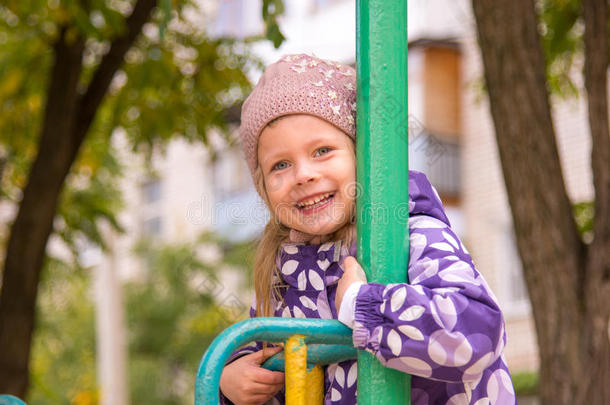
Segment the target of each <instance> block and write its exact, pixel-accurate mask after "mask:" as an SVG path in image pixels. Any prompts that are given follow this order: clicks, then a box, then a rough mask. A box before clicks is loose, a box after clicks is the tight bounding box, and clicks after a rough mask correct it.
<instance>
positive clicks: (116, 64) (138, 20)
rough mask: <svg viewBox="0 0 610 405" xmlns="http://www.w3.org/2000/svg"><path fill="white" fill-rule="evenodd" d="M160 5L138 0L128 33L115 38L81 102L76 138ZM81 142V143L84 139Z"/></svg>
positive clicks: (81, 135)
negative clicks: (153, 12)
mask: <svg viewBox="0 0 610 405" xmlns="http://www.w3.org/2000/svg"><path fill="white" fill-rule="evenodd" d="M156 5H157V0H138V1H137V3H136V4H135V6H134V8H133V11H132V13H131V15H130V16H129V17H127V19H126V21H125V32H124V33H123V34H122V35H121V36H119V37H117V38H115V39H114V41H112V44H111V45H110V50H109V51H108V53H106V55H104V57H103V58H102V61H101V62H100V65H99V66H98V68H97V70H96V72H95V74H94V75H93V78H92V79H91V82H90V83H89V86H88V88H87V91H86V92H85V94H83V96H82V97H81V100H80V102H79V103H78V104H79V111H78V114H77V115H76V119H77V121H76V122H75V126H74V131H73V136H74V137H75V138H76V139H83V138H84V137H85V135H86V134H87V131H88V130H89V127H90V126H91V123H92V122H93V119H94V117H95V113H96V112H97V109H98V108H99V106H100V103H101V102H102V100H103V98H104V96H105V95H106V92H107V91H108V87H109V86H110V83H111V81H112V78H113V77H114V74H115V73H116V72H117V70H118V69H119V68H120V66H121V64H122V63H123V58H124V57H125V54H126V53H127V51H128V50H129V48H131V46H132V45H133V43H134V42H135V40H136V38H137V36H138V34H139V33H140V31H141V30H142V26H143V25H144V24H145V23H146V22H147V21H148V19H149V17H150V14H151V12H152V10H153V9H154V8H155V6H156ZM77 143H78V144H80V142H77Z"/></svg>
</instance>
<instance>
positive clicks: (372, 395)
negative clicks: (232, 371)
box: [195, 0, 411, 405]
mask: <svg viewBox="0 0 610 405" xmlns="http://www.w3.org/2000/svg"><path fill="white" fill-rule="evenodd" d="M356 36H357V40H356V44H357V49H356V55H357V58H356V62H357V63H356V70H357V73H358V78H357V80H358V81H357V83H358V94H357V108H358V110H357V126H356V127H357V131H358V134H357V137H356V139H357V143H358V146H357V148H356V149H357V161H358V163H357V174H358V184H359V185H360V186H362V190H358V191H362V193H361V194H360V195H359V196H358V197H357V218H358V219H357V227H358V261H359V263H360V264H362V266H363V268H364V270H365V273H366V276H367V280H369V281H371V282H377V283H383V284H387V283H392V282H406V281H408V280H407V268H406V263H408V261H409V260H408V259H409V257H408V254H409V238H408V227H407V223H408V212H409V210H408V201H409V197H408V161H407V159H408V113H407V2H406V0H358V1H357V5H356ZM253 340H264V341H269V342H279V341H285V346H284V354H277V355H275V356H274V357H272V358H271V359H269V360H268V361H267V362H266V363H265V364H263V367H265V368H269V369H272V370H278V369H279V370H281V369H282V368H284V369H285V373H286V403H287V404H289V405H297V404H298V405H305V404H307V405H309V404H322V400H323V395H324V393H323V389H324V387H323V375H322V374H321V373H322V371H321V368H320V366H323V365H326V364H330V363H335V362H339V361H344V360H348V359H353V358H355V355H356V353H357V358H358V403H359V404H365V405H369V404H398V403H403V404H409V403H410V396H411V393H410V376H409V375H407V374H404V373H401V372H399V371H397V370H392V369H389V368H386V367H384V366H382V365H381V363H379V361H377V359H376V358H375V357H374V356H373V355H371V354H370V353H366V352H364V351H360V350H358V351H356V350H355V349H354V348H353V347H351V345H352V343H351V330H350V329H349V328H347V327H346V326H344V325H342V324H341V323H340V322H338V321H331V320H321V319H285V318H254V319H250V320H247V321H243V322H240V323H238V324H235V325H233V326H232V327H230V328H228V329H226V330H225V331H224V332H223V333H221V334H220V335H219V336H218V337H217V338H216V339H215V340H214V342H213V343H212V344H211V345H210V347H209V349H208V351H207V352H206V354H205V355H204V357H203V359H202V361H201V363H200V366H199V371H198V373H197V379H196V382H195V405H204V404H205V405H211V404H217V403H218V393H219V388H218V386H219V380H220V375H221V373H222V368H223V367H224V365H225V362H226V360H227V359H228V358H229V356H230V355H231V353H232V352H234V351H235V350H236V349H237V348H238V347H239V346H241V345H243V344H245V343H247V342H251V341H253ZM314 344H321V345H319V346H315V345H314ZM284 355H285V357H282V356H284ZM282 360H283V361H282ZM282 363H283V364H284V367H282Z"/></svg>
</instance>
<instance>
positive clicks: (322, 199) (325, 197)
mask: <svg viewBox="0 0 610 405" xmlns="http://www.w3.org/2000/svg"><path fill="white" fill-rule="evenodd" d="M334 196H335V193H334V192H332V193H326V194H322V195H320V196H318V197H316V198H312V199H311V200H308V201H304V202H300V203H297V204H296V206H297V208H298V209H299V210H301V211H309V210H312V209H315V208H318V207H321V206H323V205H325V204H326V203H328V202H329V201H330V200H331V199H332V198H333V197H334Z"/></svg>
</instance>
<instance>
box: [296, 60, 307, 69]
mask: <svg viewBox="0 0 610 405" xmlns="http://www.w3.org/2000/svg"><path fill="white" fill-rule="evenodd" d="M295 66H298V67H302V68H304V67H306V66H307V59H301V60H300V61H298V62H297V63H295Z"/></svg>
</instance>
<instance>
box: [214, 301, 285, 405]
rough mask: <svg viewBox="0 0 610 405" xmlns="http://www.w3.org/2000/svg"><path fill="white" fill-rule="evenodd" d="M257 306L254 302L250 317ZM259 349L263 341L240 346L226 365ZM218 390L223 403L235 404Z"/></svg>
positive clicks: (225, 404)
mask: <svg viewBox="0 0 610 405" xmlns="http://www.w3.org/2000/svg"><path fill="white" fill-rule="evenodd" d="M255 307H256V304H255V303H252V306H251V307H250V318H254V317H255V316H256V310H255V309H254V308H255ZM271 346H273V345H269V347H271ZM259 350H263V342H261V341H255V342H250V343H248V344H246V345H245V346H242V347H240V348H239V349H238V350H236V351H235V352H233V354H231V356H229V359H228V360H227V362H226V363H225V366H226V365H227V364H229V363H232V362H233V361H235V360H237V359H239V358H240V357H242V356H245V355H247V354H252V353H256V352H258V351H259ZM218 391H219V396H220V404H221V405H233V402H231V401H230V400H229V399H228V398H227V397H225V395H224V394H223V393H222V391H220V390H218Z"/></svg>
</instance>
